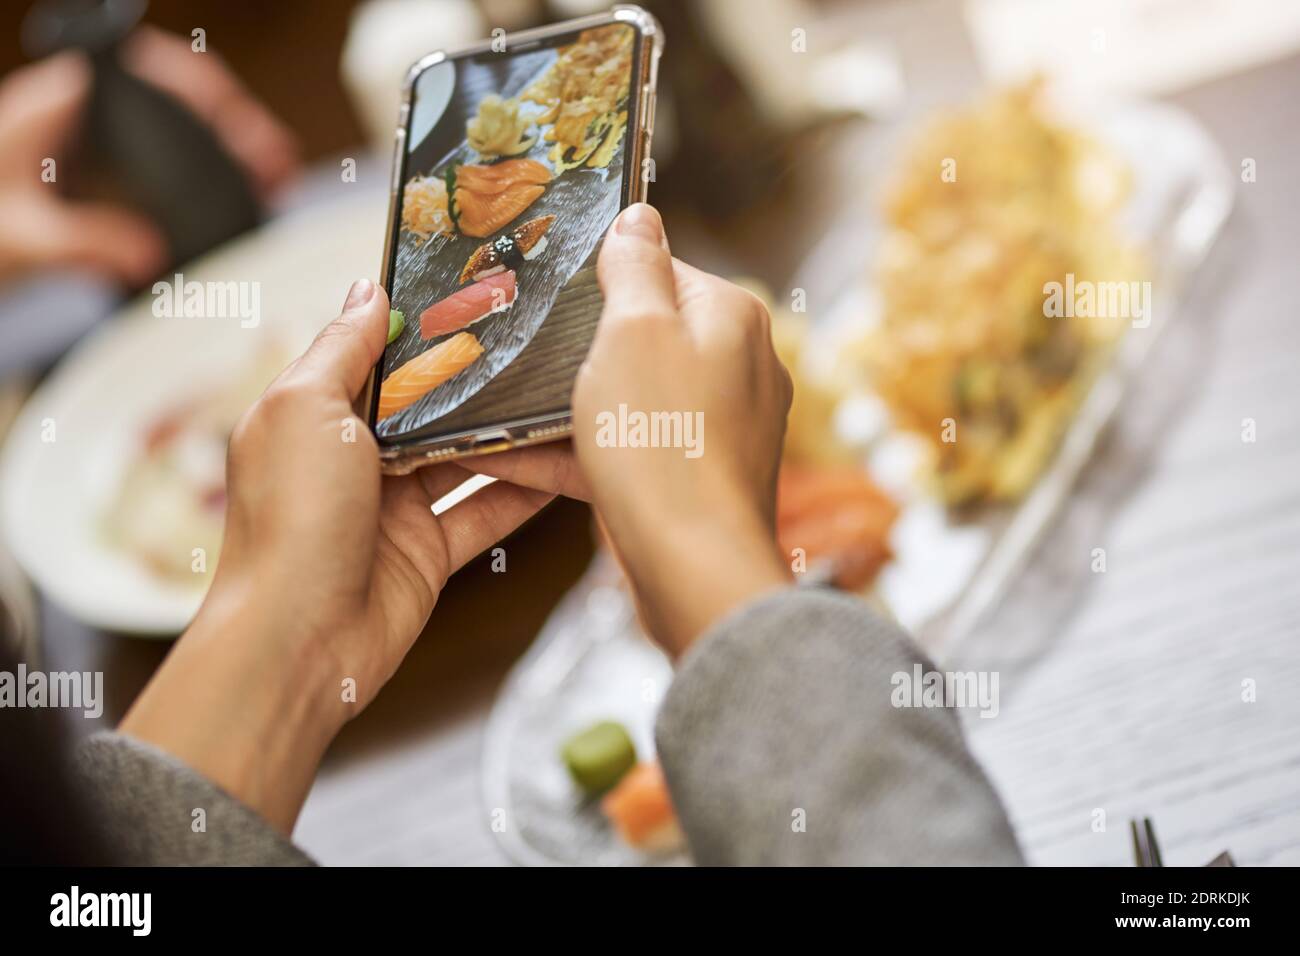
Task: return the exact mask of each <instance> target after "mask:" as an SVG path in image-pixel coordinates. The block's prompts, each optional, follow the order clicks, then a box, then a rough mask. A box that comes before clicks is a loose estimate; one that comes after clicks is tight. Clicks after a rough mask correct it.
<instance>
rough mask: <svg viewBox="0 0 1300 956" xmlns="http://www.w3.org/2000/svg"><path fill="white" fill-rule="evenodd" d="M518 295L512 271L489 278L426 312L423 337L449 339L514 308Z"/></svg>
mask: <svg viewBox="0 0 1300 956" xmlns="http://www.w3.org/2000/svg"><path fill="white" fill-rule="evenodd" d="M516 294H517V290H516V289H515V274H514V272H513V271H507V272H500V273H497V274H495V275H490V276H488V277H487V278H486V279H483V280H482V281H480V282H475V283H474V284H473V285H470V286H466V287H465V288H463V289H461V290H460V291H459V292H453V293H452V294H451V295H449V296H447V298H445V299H440V300H439V301H437V302H435V303H434V304H433V305H431V306H429V307H428V308H427V309H425V310H424V312H422V313H421V314H420V337H421V338H426V339H431V338H434V337H435V336H439V335H446V334H447V333H448V332H456V331H459V330H460V329H463V328H465V327H466V326H469V325H473V324H474V323H475V322H477V321H478V320H479V319H484V318H487V317H488V316H489V315H491V314H492V313H493V312H504V311H505V310H506V309H508V308H510V307H511V306H512V305H514V304H515V295H516Z"/></svg>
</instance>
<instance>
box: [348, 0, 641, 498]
mask: <svg viewBox="0 0 1300 956" xmlns="http://www.w3.org/2000/svg"><path fill="white" fill-rule="evenodd" d="M662 49H663V36H662V32H661V31H660V29H659V27H658V24H657V23H656V22H655V20H654V18H653V17H652V16H651V15H650V14H648V13H647V12H646V11H644V10H642V9H641V8H639V7H634V6H618V7H615V8H614V9H613V10H611V11H610V12H608V13H604V14H599V15H596V16H590V17H583V18H579V19H576V20H570V21H566V22H564V23H559V24H555V25H553V26H548V27H543V28H540V29H536V30H527V31H522V32H519V33H514V34H502V35H499V36H496V37H494V38H493V39H491V40H486V41H484V42H482V43H479V44H476V45H473V46H470V47H466V48H463V49H458V50H450V51H443V52H437V53H432V54H430V55H429V56H426V57H424V58H423V59H422V60H420V61H419V62H418V63H416V64H415V66H413V67H412V68H411V70H410V72H409V74H408V75H407V78H406V83H405V86H404V90H403V96H402V105H401V109H400V112H399V119H398V127H397V144H396V153H395V156H394V160H393V179H392V195H391V200H390V204H389V224H388V236H387V240H386V242H385V247H384V264H383V273H382V274H383V276H384V283H385V287H386V288H387V289H388V294H389V298H390V302H391V306H392V308H393V310H394V312H393V314H392V315H391V317H390V326H389V341H388V345H387V347H386V348H385V350H384V354H383V356H382V358H380V360H379V363H378V364H377V365H376V367H375V369H374V371H373V373H372V374H371V376H370V383H369V385H368V386H367V389H366V392H365V394H364V395H363V396H362V408H363V409H368V412H369V422H370V425H371V427H372V428H373V429H374V433H375V436H376V438H377V439H378V441H379V445H380V461H381V467H382V468H383V470H384V471H385V472H387V473H390V474H404V473H406V472H409V471H412V470H413V469H415V468H418V467H420V466H421V465H424V464H428V463H432V462H435V461H444V460H447V459H451V458H457V457H462V456H466V455H478V454H486V453H490V452H495V451H502V450H504V449H507V448H513V447H517V446H521V445H529V444H535V443H538V442H543V441H549V440H553V439H555V438H560V437H563V436H565V435H567V434H568V433H569V432H570V430H571V428H572V418H571V413H570V408H569V401H570V393H571V391H572V388H573V379H574V376H575V375H576V373H577V370H578V367H579V366H580V365H581V364H582V362H583V360H584V359H585V358H586V355H587V350H588V348H589V347H590V345H591V340H592V336H593V334H594V332H595V328H596V323H597V321H598V320H599V317H600V310H601V296H600V290H599V287H598V286H597V284H596V257H597V255H598V253H599V251H600V243H601V240H602V239H603V237H604V235H605V232H606V230H607V229H608V228H609V226H610V224H611V223H612V222H613V220H614V218H615V217H616V216H617V215H618V213H619V211H620V210H621V209H623V208H624V207H625V206H627V205H629V204H631V203H634V202H640V201H642V200H644V199H645V198H646V188H647V185H648V183H649V182H650V181H651V179H652V178H653V167H652V165H651V164H650V140H651V136H652V133H653V127H654V109H655V83H656V74H657V70H658V62H659V56H660V54H661V52H662Z"/></svg>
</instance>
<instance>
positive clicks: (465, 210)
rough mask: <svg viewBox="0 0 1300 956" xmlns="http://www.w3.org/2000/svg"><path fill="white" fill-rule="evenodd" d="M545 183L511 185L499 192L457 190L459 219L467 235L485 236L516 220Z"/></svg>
mask: <svg viewBox="0 0 1300 956" xmlns="http://www.w3.org/2000/svg"><path fill="white" fill-rule="evenodd" d="M545 191H546V189H545V187H544V186H529V185H526V184H525V185H512V186H510V187H509V188H507V189H505V190H503V191H501V192H497V193H478V192H473V191H470V190H466V189H460V188H458V189H457V190H456V223H457V225H459V226H460V231H461V232H463V233H464V234H465V235H467V236H473V237H474V238H476V239H483V238H486V237H487V236H490V235H492V233H494V232H496V231H497V230H499V229H501V228H502V227H503V226H505V225H507V224H508V223H511V222H513V221H514V220H515V219H517V218H519V216H520V215H521V214H522V213H523V211H524V210H525V209H527V208H528V207H529V206H531V205H532V204H533V203H534V202H536V201H537V200H538V198H539V197H540V196H541V195H542V193H543V192H545Z"/></svg>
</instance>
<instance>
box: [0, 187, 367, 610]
mask: <svg viewBox="0 0 1300 956" xmlns="http://www.w3.org/2000/svg"><path fill="white" fill-rule="evenodd" d="M386 201H387V196H386V195H385V194H383V193H377V192H374V191H367V192H365V193H362V192H360V191H358V193H357V195H355V196H353V197H349V198H348V199H345V200H339V201H333V202H330V203H329V204H328V205H324V206H318V207H315V208H310V209H308V210H305V211H303V212H299V213H295V214H292V215H289V216H286V217H284V218H281V219H278V220H275V221H273V222H271V223H269V224H267V225H266V226H265V227H263V228H261V229H259V230H258V231H256V232H254V233H251V234H249V235H248V236H246V237H244V238H242V239H239V240H236V241H235V242H233V243H231V244H229V245H227V246H225V247H223V248H221V249H219V250H217V251H215V252H213V253H210V254H208V255H207V256H204V257H203V258H201V259H199V260H196V261H195V262H194V263H191V264H190V265H188V266H186V267H184V268H183V269H181V270H180V271H181V272H182V274H183V275H184V279H185V281H186V282H190V281H194V280H197V281H200V282H205V281H213V282H230V281H237V282H256V283H259V284H260V287H259V288H260V307H261V319H260V322H259V324H258V325H257V326H256V327H250V328H242V327H241V324H240V320H239V319H238V318H203V319H194V318H190V319H185V318H158V317H156V316H154V315H153V311H152V304H153V297H152V296H151V295H149V294H147V293H146V294H144V295H142V296H140V297H139V298H137V299H135V300H134V301H132V302H131V303H129V304H128V305H127V306H126V307H125V308H124V309H123V310H122V311H121V312H120V313H119V314H118V315H117V316H115V317H113V318H112V319H110V320H107V321H105V322H104V323H103V324H102V325H101V326H100V327H99V328H98V329H96V330H95V331H94V332H93V333H92V334H91V335H89V336H88V337H87V338H86V339H85V340H83V341H82V342H81V343H80V344H79V345H78V346H77V347H76V348H75V349H74V350H73V351H72V352H71V353H70V354H69V355H68V356H67V357H66V358H65V359H64V360H63V361H62V362H61V363H60V364H59V365H58V367H57V368H56V369H55V370H54V372H53V373H52V374H51V375H50V376H49V377H48V378H47V379H46V380H45V381H44V382H43V383H42V385H41V387H40V388H39V389H38V390H37V391H36V392H35V394H33V395H32V397H31V398H30V399H29V400H28V402H27V404H26V405H25V406H24V408H23V410H22V412H21V413H20V415H19V417H18V419H17V421H16V422H15V423H14V426H13V429H12V430H11V431H10V433H9V437H8V440H7V442H6V444H5V447H4V451H3V454H0V523H2V524H3V530H4V533H5V536H6V539H7V541H8V543H9V547H10V549H11V550H12V551H13V554H14V556H15V558H17V560H18V562H19V564H21V565H22V567H23V569H24V570H25V571H26V572H27V574H28V575H29V576H30V577H31V578H32V579H33V581H34V582H35V584H36V585H37V587H39V588H40V589H41V590H42V591H44V592H45V594H47V595H48V596H49V597H50V598H51V600H53V601H54V602H55V603H57V604H59V605H61V606H62V607H63V608H64V609H66V610H67V611H68V612H69V613H70V614H72V615H73V616H75V617H76V618H78V619H80V620H81V621H83V622H85V623H86V624H89V625H92V626H94V627H99V628H104V629H108V630H115V631H126V632H131V633H137V634H152V635H157V636H169V635H173V634H176V633H179V632H180V631H181V630H183V629H184V628H185V626H186V625H187V624H188V623H189V621H190V619H191V618H192V617H193V615H194V612H195V611H196V610H197V609H198V606H199V603H200V601H201V600H202V598H203V588H202V587H201V586H195V587H184V586H178V585H177V584H174V583H169V582H167V581H165V580H163V579H161V578H159V577H158V576H156V575H154V574H152V573H151V572H150V571H148V570H147V569H146V568H144V567H142V566H141V565H139V564H138V563H137V562H135V561H134V560H133V559H132V558H130V557H129V556H127V555H125V554H122V553H120V552H118V551H115V550H113V549H112V548H109V547H108V546H106V544H105V542H104V541H103V540H102V539H101V537H100V532H99V527H100V522H101V513H102V509H103V507H104V502H105V501H106V500H107V499H108V498H109V497H110V496H111V495H112V494H113V492H114V491H115V489H116V487H117V483H118V479H119V476H120V474H121V472H122V469H123V468H124V467H125V466H126V464H127V463H128V462H129V460H130V456H131V454H132V453H133V451H134V450H135V449H136V447H138V443H139V441H140V437H141V433H142V431H143V429H144V428H146V427H147V426H148V424H149V423H150V422H152V421H153V420H154V419H156V417H157V416H158V414H159V413H160V412H162V411H164V410H166V409H167V408H168V407H171V406H173V405H174V404H175V403H176V402H177V401H180V400H183V399H185V398H186V397H189V396H191V395H193V394H194V393H195V392H196V391H199V390H201V389H203V388H204V387H205V386H206V385H208V384H215V383H219V382H221V381H222V379H223V377H225V376H228V375H231V374H234V373H236V372H237V371H238V370H240V369H243V368H245V367H246V365H247V364H248V363H249V361H250V359H251V358H252V357H253V356H255V355H256V354H257V353H258V350H259V349H261V348H265V347H271V346H273V344H275V343H282V344H283V346H284V347H285V348H286V349H287V350H290V354H292V353H295V352H297V351H300V350H301V349H302V348H303V347H305V346H306V344H307V343H308V342H310V340H311V337H312V336H313V335H314V334H315V332H316V331H317V330H318V329H319V328H320V327H321V326H322V325H324V324H325V323H326V322H328V321H329V320H330V319H332V318H333V317H334V316H335V315H337V314H338V311H339V307H340V305H341V304H342V302H343V299H344V297H345V295H346V294H347V289H348V286H349V284H350V283H351V282H352V280H353V279H356V278H359V277H362V276H370V277H374V275H375V271H376V270H377V269H378V267H379V260H380V257H381V253H382V246H383V236H384V218H385V215H386ZM51 424H52V426H53V437H54V440H53V441H48V440H46V439H48V436H49V426H50V425H51Z"/></svg>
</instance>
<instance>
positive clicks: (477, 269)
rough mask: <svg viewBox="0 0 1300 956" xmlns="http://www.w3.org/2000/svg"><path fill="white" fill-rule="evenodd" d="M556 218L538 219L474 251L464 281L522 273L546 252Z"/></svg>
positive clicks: (462, 277) (530, 220) (544, 217)
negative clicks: (549, 232)
mask: <svg viewBox="0 0 1300 956" xmlns="http://www.w3.org/2000/svg"><path fill="white" fill-rule="evenodd" d="M553 222H555V217H554V216H538V217H537V218H536V219H529V220H528V221H527V222H526V223H524V224H523V225H521V226H519V227H517V228H515V229H512V230H511V231H510V233H509V235H505V236H497V237H496V238H495V239H493V240H492V241H491V242H485V243H483V245H481V246H479V247H478V248H477V249H475V250H474V253H473V255H471V256H470V257H469V259H467V260H466V262H465V268H464V269H461V270H460V281H461V282H468V281H469V280H470V279H483V278H486V277H487V276H490V275H495V274H496V273H498V272H504V271H505V270H506V269H518V268H520V267H521V266H523V264H524V263H525V262H530V261H532V260H533V259H536V258H537V257H538V256H540V255H541V254H542V253H543V252H544V251H545V250H546V231H547V230H548V229H550V228H551V223H553Z"/></svg>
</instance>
